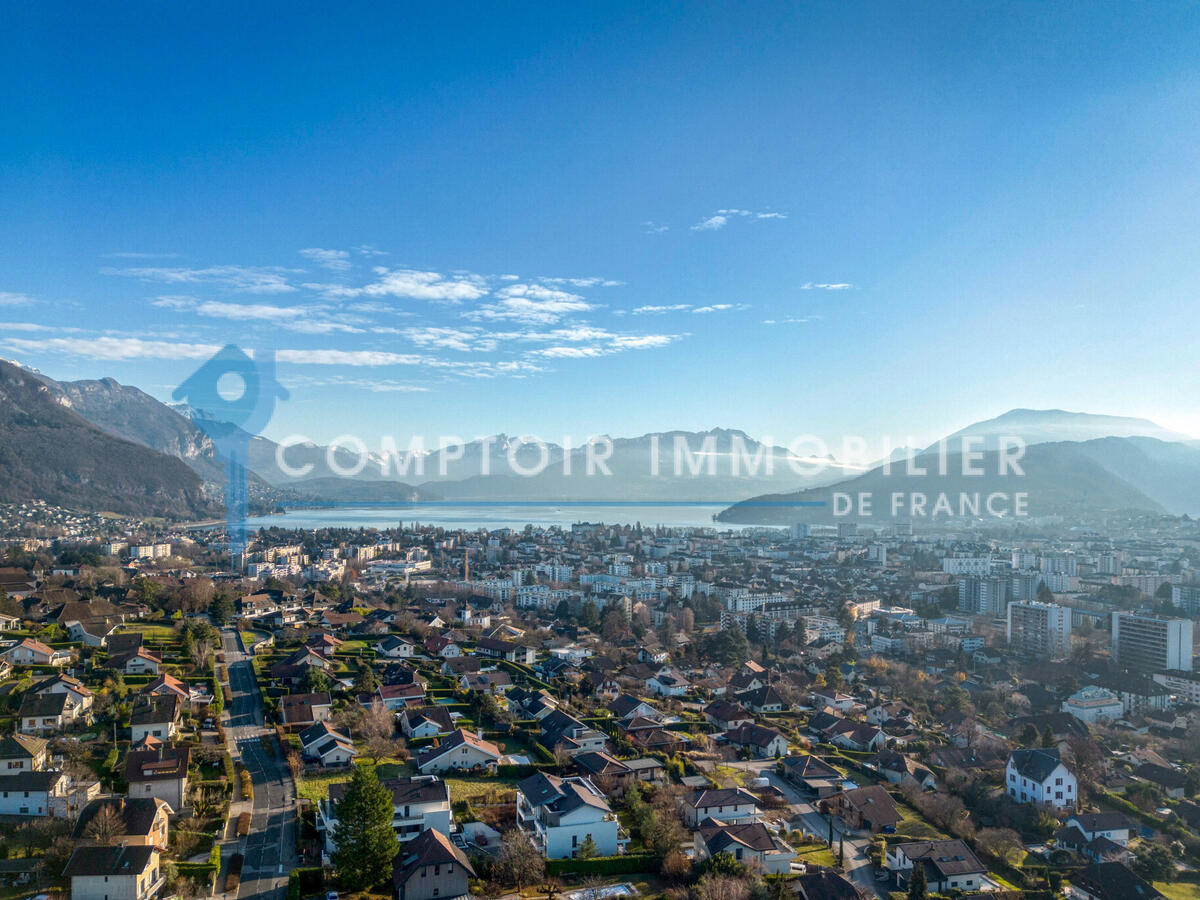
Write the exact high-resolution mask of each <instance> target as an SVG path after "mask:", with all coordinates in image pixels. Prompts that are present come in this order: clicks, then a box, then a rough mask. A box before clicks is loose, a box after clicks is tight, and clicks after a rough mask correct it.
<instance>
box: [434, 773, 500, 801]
mask: <svg viewBox="0 0 1200 900" xmlns="http://www.w3.org/2000/svg"><path fill="white" fill-rule="evenodd" d="M446 783H447V784H448V785H449V786H450V802H451V803H457V802H459V801H460V800H480V799H486V798H488V797H492V796H494V797H495V798H496V800H497V801H503V799H504V798H505V795H508V798H509V799H511V798H512V794H513V789H514V787H515V786H516V784H517V781H516V779H515V778H453V777H451V778H447V779H446Z"/></svg>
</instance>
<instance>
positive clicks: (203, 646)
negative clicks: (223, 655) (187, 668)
mask: <svg viewBox="0 0 1200 900" xmlns="http://www.w3.org/2000/svg"><path fill="white" fill-rule="evenodd" d="M212 651H213V647H212V642H211V641H209V640H208V638H196V640H194V641H192V665H194V666H195V667H196V668H197V669H206V668H208V658H209V657H210V656H212Z"/></svg>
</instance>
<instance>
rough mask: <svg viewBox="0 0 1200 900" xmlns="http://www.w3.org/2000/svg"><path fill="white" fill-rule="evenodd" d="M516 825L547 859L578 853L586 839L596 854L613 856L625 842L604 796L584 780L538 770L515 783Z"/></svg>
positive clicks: (623, 846) (619, 851)
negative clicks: (590, 842) (561, 776)
mask: <svg viewBox="0 0 1200 900" xmlns="http://www.w3.org/2000/svg"><path fill="white" fill-rule="evenodd" d="M517 827H518V828H520V829H522V830H523V831H525V832H526V833H527V834H528V835H529V837H530V838H531V839H532V840H533V843H534V846H536V847H537V848H538V849H539V850H540V851H541V852H542V855H543V856H545V857H546V858H547V859H566V858H569V857H573V856H578V855H579V847H580V846H581V845H582V844H584V843H585V842H586V841H587V839H588V838H591V840H592V844H593V845H594V846H595V848H596V855H597V856H615V855H616V854H618V853H622V852H624V850H625V845H626V844H627V843H628V842H629V839H628V838H627V837H624V836H622V834H621V826H620V824H619V823H618V822H617V817H616V815H615V814H614V813H613V811H612V808H611V807H610V806H609V805H608V801H607V800H605V799H604V795H603V794H602V793H601V792H600V791H599V790H598V789H597V788H596V786H595V785H593V784H592V783H591V782H590V781H588V779H586V778H582V777H572V778H559V777H557V776H554V775H547V774H545V773H544V772H539V773H537V774H536V775H531V776H530V777H529V778H526V779H525V780H524V781H522V782H521V783H520V784H518V785H517Z"/></svg>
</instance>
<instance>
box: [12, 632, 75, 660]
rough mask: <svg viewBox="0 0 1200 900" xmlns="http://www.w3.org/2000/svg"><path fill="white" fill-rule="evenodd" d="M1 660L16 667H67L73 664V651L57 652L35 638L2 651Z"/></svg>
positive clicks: (23, 640) (21, 641)
mask: <svg viewBox="0 0 1200 900" xmlns="http://www.w3.org/2000/svg"><path fill="white" fill-rule="evenodd" d="M0 658H3V659H6V660H8V662H10V663H12V664H13V665H14V666H65V665H68V664H70V662H71V651H69V650H57V649H54V648H52V647H49V646H48V645H46V644H43V643H42V642H41V641H38V640H34V639H33V638H24V639H22V640H20V641H17V642H16V643H14V644H12V645H11V646H9V647H7V648H6V649H4V650H2V651H0Z"/></svg>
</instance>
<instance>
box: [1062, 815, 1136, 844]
mask: <svg viewBox="0 0 1200 900" xmlns="http://www.w3.org/2000/svg"><path fill="white" fill-rule="evenodd" d="M1071 826H1074V827H1075V828H1078V829H1079V830H1080V831H1081V832H1082V833H1083V836H1084V837H1086V838H1087V839H1088V840H1089V841H1094V840H1095V839H1096V838H1098V837H1103V838H1108V839H1109V840H1110V841H1112V842H1113V843H1114V844H1120V845H1121V846H1122V847H1128V846H1129V838H1130V834H1131V832H1132V829H1133V823H1131V822H1130V821H1129V819H1127V818H1126V817H1125V814H1124V813H1119V812H1107V813H1077V814H1075V815H1073V816H1071V817H1070V818H1069V819H1067V827H1071Z"/></svg>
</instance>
